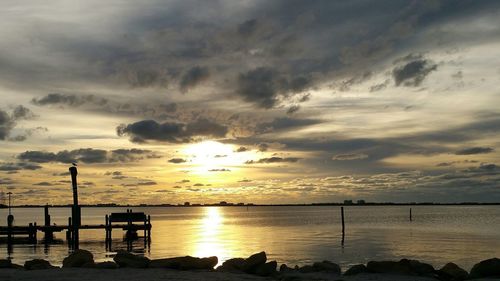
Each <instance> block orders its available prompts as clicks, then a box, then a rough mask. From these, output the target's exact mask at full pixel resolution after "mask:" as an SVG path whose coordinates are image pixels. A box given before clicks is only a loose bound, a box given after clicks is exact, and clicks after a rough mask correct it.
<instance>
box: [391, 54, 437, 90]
mask: <svg viewBox="0 0 500 281" xmlns="http://www.w3.org/2000/svg"><path fill="white" fill-rule="evenodd" d="M436 69H437V65H436V64H434V63H432V62H431V61H429V60H425V59H417V60H414V61H410V62H408V63H406V64H405V65H403V66H399V67H396V68H394V70H393V71H392V76H393V77H394V81H395V82H396V86H400V85H403V86H408V87H417V86H420V84H421V83H422V81H424V79H425V77H427V75H429V73H431V72H432V71H434V70H436Z"/></svg>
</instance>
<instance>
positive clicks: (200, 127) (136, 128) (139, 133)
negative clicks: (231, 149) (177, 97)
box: [116, 118, 228, 143]
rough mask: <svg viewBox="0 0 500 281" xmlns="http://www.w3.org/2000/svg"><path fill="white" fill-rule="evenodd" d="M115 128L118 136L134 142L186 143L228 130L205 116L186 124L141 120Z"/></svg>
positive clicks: (216, 135) (219, 134)
mask: <svg viewBox="0 0 500 281" xmlns="http://www.w3.org/2000/svg"><path fill="white" fill-rule="evenodd" d="M116 130H117V134H118V135H119V136H128V137H130V141H132V142H136V143H143V142H147V141H159V142H171V143H187V142H191V141H193V140H194V139H195V138H196V137H215V138H223V137H224V136H225V135H226V134H227V132H228V128H227V127H226V126H223V125H220V124H217V123H214V122H212V121H210V120H208V119H205V118H200V119H197V120H196V121H194V122H192V123H187V124H184V123H171V122H165V123H158V122H156V121H154V120H143V121H139V122H136V123H132V124H128V125H124V124H123V125H121V126H119V127H118V128H117V129H116Z"/></svg>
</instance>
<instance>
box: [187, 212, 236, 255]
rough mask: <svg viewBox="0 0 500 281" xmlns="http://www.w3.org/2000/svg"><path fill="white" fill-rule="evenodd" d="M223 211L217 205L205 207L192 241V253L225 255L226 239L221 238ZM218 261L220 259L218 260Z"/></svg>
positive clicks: (226, 252)
mask: <svg viewBox="0 0 500 281" xmlns="http://www.w3.org/2000/svg"><path fill="white" fill-rule="evenodd" d="M223 222H224V217H223V211H222V210H221V208H218V207H209V208H205V213H204V217H203V219H202V223H201V225H200V229H199V234H198V235H197V236H198V237H197V241H196V242H195V243H194V247H195V249H194V253H195V256H197V257H208V256H217V257H226V256H228V254H229V253H228V252H229V251H228V248H227V247H225V244H226V242H227V241H224V239H223V237H222V236H223V227H224V225H223ZM219 263H220V261H219Z"/></svg>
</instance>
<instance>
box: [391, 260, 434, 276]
mask: <svg viewBox="0 0 500 281" xmlns="http://www.w3.org/2000/svg"><path fill="white" fill-rule="evenodd" d="M399 262H400V263H404V262H409V263H410V268H411V270H412V272H413V273H414V274H416V275H420V276H434V274H435V272H436V270H435V269H434V267H433V266H432V265H430V264H428V263H423V262H419V261H417V260H406V259H402V260H401V261H399Z"/></svg>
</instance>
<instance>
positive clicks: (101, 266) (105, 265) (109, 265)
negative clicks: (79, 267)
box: [94, 261, 118, 269]
mask: <svg viewBox="0 0 500 281" xmlns="http://www.w3.org/2000/svg"><path fill="white" fill-rule="evenodd" d="M94 268H99V269H115V268H118V264H116V263H115V262H112V261H105V262H98V263H95V265H94Z"/></svg>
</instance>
